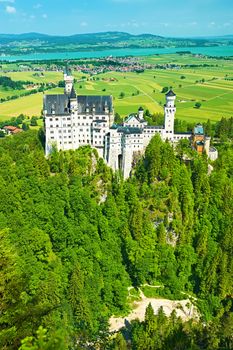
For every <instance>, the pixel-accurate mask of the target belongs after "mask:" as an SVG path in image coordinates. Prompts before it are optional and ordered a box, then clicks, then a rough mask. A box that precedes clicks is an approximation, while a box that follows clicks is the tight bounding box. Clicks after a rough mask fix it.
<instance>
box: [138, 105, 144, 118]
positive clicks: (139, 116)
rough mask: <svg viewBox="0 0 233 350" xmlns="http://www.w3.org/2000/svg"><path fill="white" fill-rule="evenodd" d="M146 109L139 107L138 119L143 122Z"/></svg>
mask: <svg viewBox="0 0 233 350" xmlns="http://www.w3.org/2000/svg"><path fill="white" fill-rule="evenodd" d="M143 115H144V109H143V108H142V107H139V108H138V118H139V119H140V120H143V119H144V116H143Z"/></svg>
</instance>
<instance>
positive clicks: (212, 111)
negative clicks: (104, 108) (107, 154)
mask: <svg viewBox="0 0 233 350" xmlns="http://www.w3.org/2000/svg"><path fill="white" fill-rule="evenodd" d="M141 60H142V61H144V62H146V63H151V64H165V63H172V64H177V65H178V64H180V65H187V64H189V65H190V64H193V65H203V66H199V67H194V68H186V67H182V68H175V69H166V70H165V69H154V70H146V71H144V72H143V73H130V72H128V73H125V72H124V73H120V72H107V73H103V74H98V75H95V76H92V77H90V76H89V75H86V81H83V82H77V83H76V84H75V88H76V92H77V93H78V94H80V95H86V94H87V95H112V96H113V99H114V106H115V112H117V113H119V114H120V115H121V116H122V117H124V116H126V115H127V114H129V113H132V112H136V111H137V109H138V107H139V106H142V107H143V108H144V109H149V111H150V112H151V113H157V112H162V111H163V104H164V101H165V96H164V94H163V93H161V90H162V88H163V87H172V88H173V90H174V91H175V93H176V94H177V101H176V106H177V113H176V117H177V118H179V119H182V120H186V121H190V122H202V121H206V120H207V119H210V120H211V121H217V120H219V119H221V117H226V118H229V117H232V116H233V80H226V78H227V79H229V78H233V61H232V60H220V59H211V58H208V59H207V58H203V57H194V56H191V55H182V56H181V55H178V54H172V55H156V56H148V57H143V58H141ZM204 65H205V66H204ZM206 65H208V66H206ZM210 65H211V66H210ZM2 75H8V76H10V77H11V78H12V79H13V80H30V81H33V82H35V83H40V82H44V83H49V82H53V83H58V81H60V80H62V74H61V73H60V72H44V76H43V77H38V76H35V74H34V72H10V73H7V74H6V73H2ZM84 75H85V74H83V73H78V72H74V77H75V78H76V79H77V80H80V78H81V77H82V76H84ZM62 91H63V89H62V88H56V89H52V90H50V91H46V93H49V94H50V93H62ZM7 93H8V95H9V94H10V91H7ZM121 93H123V98H122V97H120V94H121ZM12 94H15V91H13V92H12ZM5 96H6V92H5V91H2V90H0V98H1V97H5ZM196 102H200V103H201V108H199V109H197V108H195V103H196ZM42 105H43V94H42V93H38V94H36V95H30V96H27V97H21V98H18V99H16V100H12V101H8V102H4V103H2V104H0V120H4V119H8V118H9V117H12V116H17V115H19V114H20V113H23V114H25V115H28V116H32V115H40V113H41V109H42Z"/></svg>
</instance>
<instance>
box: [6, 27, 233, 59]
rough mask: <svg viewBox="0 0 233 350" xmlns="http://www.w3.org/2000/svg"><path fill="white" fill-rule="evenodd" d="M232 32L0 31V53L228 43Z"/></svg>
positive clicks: (232, 38) (232, 37)
mask: <svg viewBox="0 0 233 350" xmlns="http://www.w3.org/2000/svg"><path fill="white" fill-rule="evenodd" d="M232 40H233V35H228V36H223V37H216V38H165V37H162V36H159V35H153V34H139V35H133V34H129V33H125V32H117V31H115V32H102V33H89V34H74V35H69V36H59V35H47V34H41V33H23V34H0V54H2V53H11V52H12V51H14V53H16V52H17V53H21V52H24V53H25V52H43V51H44V52H45V51H46V52H52V51H58V50H59V51H67V50H69V51H74V50H82V51H88V50H96V49H99V50H102V49H114V48H159V47H177V48H178V47H187V48H188V47H194V46H219V45H226V44H232Z"/></svg>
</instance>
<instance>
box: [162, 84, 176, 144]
mask: <svg viewBox="0 0 233 350" xmlns="http://www.w3.org/2000/svg"><path fill="white" fill-rule="evenodd" d="M175 100H176V94H175V93H174V92H173V91H172V90H170V91H168V93H167V94H166V104H165V105H164V128H165V137H166V136H167V138H169V139H171V138H172V137H173V134H174V120H175V113H176V106H175Z"/></svg>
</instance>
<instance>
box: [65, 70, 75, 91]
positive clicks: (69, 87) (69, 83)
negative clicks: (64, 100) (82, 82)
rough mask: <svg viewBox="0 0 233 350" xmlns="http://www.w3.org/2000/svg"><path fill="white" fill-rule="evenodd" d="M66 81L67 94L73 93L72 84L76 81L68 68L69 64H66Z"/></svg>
mask: <svg viewBox="0 0 233 350" xmlns="http://www.w3.org/2000/svg"><path fill="white" fill-rule="evenodd" d="M64 82H65V90H64V92H65V94H67V95H69V94H70V93H71V90H72V86H73V83H74V78H73V76H72V75H71V70H70V69H69V68H68V66H66V68H65V70H64Z"/></svg>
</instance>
